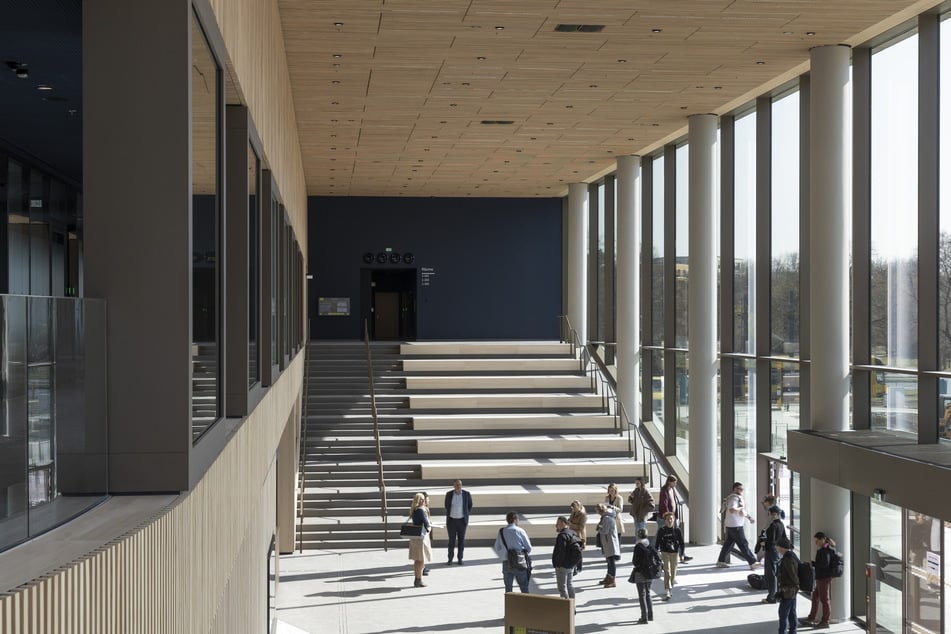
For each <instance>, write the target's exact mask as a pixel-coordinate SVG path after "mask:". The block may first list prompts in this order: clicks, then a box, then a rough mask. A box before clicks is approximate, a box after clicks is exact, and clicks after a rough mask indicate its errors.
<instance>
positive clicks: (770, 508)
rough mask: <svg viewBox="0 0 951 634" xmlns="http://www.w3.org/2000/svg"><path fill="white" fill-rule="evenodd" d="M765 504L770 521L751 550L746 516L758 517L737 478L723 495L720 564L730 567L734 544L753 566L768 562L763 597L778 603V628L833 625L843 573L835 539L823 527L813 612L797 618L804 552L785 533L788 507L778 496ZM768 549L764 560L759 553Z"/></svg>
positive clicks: (814, 564) (819, 537)
mask: <svg viewBox="0 0 951 634" xmlns="http://www.w3.org/2000/svg"><path fill="white" fill-rule="evenodd" d="M762 504H763V508H764V509H765V510H766V512H767V513H768V514H769V524H767V526H766V527H765V528H764V529H763V530H762V531H761V532H760V535H759V538H758V539H757V543H756V553H755V554H754V553H753V552H751V551H750V547H749V542H748V541H747V539H746V534H745V532H744V526H745V522H746V521H747V520H748V521H749V522H751V523H752V522H753V521H754V520H753V517H752V516H751V515H750V514H749V513H748V512H747V510H746V505H745V502H744V500H743V484H742V483H741V482H734V483H733V490H732V492H731V493H730V495H728V496H727V497H726V499H725V500H724V507H725V508H724V513H723V528H724V538H723V548H722V549H721V550H720V556H719V557H718V558H717V564H716V565H717V567H718V568H727V567H729V565H730V563H729V561H730V555H731V553H732V552H733V549H734V547H735V548H736V549H737V550H738V551H739V553H740V556H742V557H743V558H744V559H745V560H746V561H747V563H748V564H749V566H750V569H751V570H756V569H757V568H760V567H763V583H764V586H765V588H766V596H765V597H764V598H763V603H768V604H776V603H778V604H779V632H780V634H782V633H783V632H786V631H787V628H788V631H790V632H795V631H796V625H797V623H798V624H801V625H810V626H814V627H815V628H816V629H827V628H829V627H830V625H829V618H830V615H831V587H832V579H833V578H834V577H836V576H837V575H840V574H842V572H841V570H840V565H839V556H838V554H837V553H836V550H835V541H834V540H833V539H832V538H830V537H828V536H827V535H826V534H825V533H823V532H821V531H820V532H817V533H816V534H815V536H814V539H815V544H816V557H815V560H814V561H813V562H812V567H813V570H814V575H815V588H814V589H813V591H812V606H811V610H810V611H809V616H808V617H806V618H804V619H799V620H798V621H797V617H796V598H797V597H798V595H799V590H800V582H801V580H800V577H799V564H800V560H799V557H798V556H797V555H796V554H795V552H794V550H793V547H792V544H791V542H790V540H789V537H788V535H787V534H786V525H785V523H784V520H785V519H786V513H785V512H784V511H783V510H782V509H781V508H780V507H779V506H777V505H776V498H775V496H766V497H765V498H763V502H762ZM761 552H762V553H763V555H762V556H763V563H762V564H760V563H759V559H758V558H757V555H758V554H759V553H761Z"/></svg>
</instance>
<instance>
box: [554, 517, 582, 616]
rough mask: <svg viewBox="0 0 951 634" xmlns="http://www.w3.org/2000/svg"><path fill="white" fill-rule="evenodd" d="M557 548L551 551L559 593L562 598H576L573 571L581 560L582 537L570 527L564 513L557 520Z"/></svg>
mask: <svg viewBox="0 0 951 634" xmlns="http://www.w3.org/2000/svg"><path fill="white" fill-rule="evenodd" d="M555 530H557V531H558V536H557V537H555V548H554V549H553V550H552V551H551V566H552V568H554V569H555V580H556V581H557V582H558V594H560V595H561V598H562V599H574V598H575V589H574V586H573V585H572V583H571V577H572V573H573V572H574V569H575V566H577V565H578V561H580V560H581V539H579V538H578V534H577V533H575V532H574V531H573V530H571V529H570V528H568V518H566V517H565V516H564V515H562V516H559V517H558V519H557V520H555Z"/></svg>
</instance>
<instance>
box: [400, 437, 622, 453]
mask: <svg viewBox="0 0 951 634" xmlns="http://www.w3.org/2000/svg"><path fill="white" fill-rule="evenodd" d="M416 446H417V450H418V451H419V453H420V454H421V455H426V454H443V455H445V454H457V455H466V456H469V455H473V454H484V455H486V456H492V455H494V454H543V455H547V456H554V455H558V454H566V453H572V454H579V453H581V454H605V453H614V454H618V455H623V454H626V453H627V451H628V439H627V438H626V437H624V436H607V435H600V436H580V435H562V436H555V435H552V436H512V437H495V438H478V437H469V438H465V437H461V438H426V439H420V440H418V441H417V443H416Z"/></svg>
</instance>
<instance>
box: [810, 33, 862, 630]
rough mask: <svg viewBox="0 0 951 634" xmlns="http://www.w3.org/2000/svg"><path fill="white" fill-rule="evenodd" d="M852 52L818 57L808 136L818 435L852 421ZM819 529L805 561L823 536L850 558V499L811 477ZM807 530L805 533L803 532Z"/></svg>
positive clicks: (836, 591) (837, 598) (835, 588)
mask: <svg viewBox="0 0 951 634" xmlns="http://www.w3.org/2000/svg"><path fill="white" fill-rule="evenodd" d="M850 58H851V51H850V49H849V48H848V47H845V46H820V47H816V48H814V49H812V51H811V71H810V75H811V91H810V92H811V99H810V104H809V111H810V133H809V147H810V156H809V165H810V169H809V179H810V181H809V182H810V192H809V226H810V233H809V243H810V258H811V264H810V269H811V275H810V278H809V286H810V289H811V296H810V301H809V303H810V309H809V322H810V330H809V331H810V333H811V337H812V343H811V345H810V350H809V353H810V357H811V359H812V363H811V365H810V370H809V389H810V403H811V416H810V420H809V421H803V426H804V427H806V426H808V425H809V424H810V423H811V426H812V429H817V430H826V431H839V430H844V429H847V428H848V421H849V321H848V319H849V262H848V254H849V237H850V233H851V231H850V229H851V227H850V224H849V221H850V218H851V214H850V210H849V205H850V188H849V183H850V182H851V173H850V172H849V167H848V166H849V161H848V153H849V143H848V142H849V126H850V125H851V123H850V118H849V114H848V108H849V102H850V100H849V62H850ZM811 482H812V486H811V500H812V502H811V514H812V517H811V519H812V525H811V526H810V527H808V534H804V535H803V546H804V548H803V551H804V552H803V553H802V554H803V556H804V557H806V556H809V557H811V555H812V550H813V544H812V540H811V538H812V535H813V534H814V533H815V532H816V531H822V532H824V533H826V534H828V535H829V536H830V537H832V538H833V539H835V540H836V542H837V543H838V548H839V550H841V551H842V552H844V553H848V552H849V549H850V547H851V544H850V541H851V540H850V539H849V535H850V527H849V511H850V497H849V492H848V491H847V490H846V489H842V488H840V487H837V486H833V485H831V484H828V483H825V482H822V481H820V480H816V479H812V481H811ZM804 528H806V527H804ZM849 581H850V577H849V575H847V574H846V575H843V576H842V577H841V578H839V579H836V580H835V582H833V584H832V611H833V614H832V618H833V619H844V618H847V617H848V615H849V605H850V603H851V602H850V600H849V596H850V592H851V590H850V587H849V586H850V583H849Z"/></svg>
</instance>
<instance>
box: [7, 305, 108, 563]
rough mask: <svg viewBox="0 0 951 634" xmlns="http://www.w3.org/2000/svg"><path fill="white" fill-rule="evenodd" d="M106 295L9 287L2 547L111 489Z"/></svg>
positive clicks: (61, 520) (85, 506)
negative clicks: (12, 291)
mask: <svg viewBox="0 0 951 634" xmlns="http://www.w3.org/2000/svg"><path fill="white" fill-rule="evenodd" d="M106 449H107V426H106V304H105V301H104V300H95V299H77V298H68V297H30V296H25V295H0V550H3V549H6V548H9V547H10V546H13V545H15V544H18V543H20V542H23V541H26V540H28V539H30V538H32V537H35V536H36V535H38V534H40V533H43V532H45V531H48V530H50V529H51V528H53V527H55V526H58V525H59V524H62V523H64V522H67V521H69V520H70V519H72V518H73V517H75V516H76V515H78V514H79V513H82V512H83V511H85V510H86V509H88V508H90V507H91V506H94V505H95V504H98V503H99V502H100V501H102V499H104V498H105V496H106V491H107V486H108V482H107V466H108V460H107V451H106Z"/></svg>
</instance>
